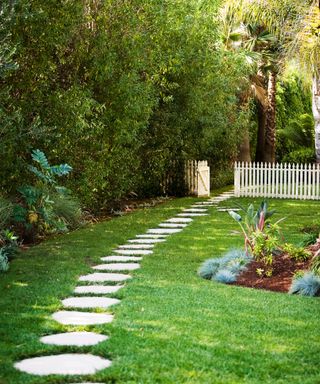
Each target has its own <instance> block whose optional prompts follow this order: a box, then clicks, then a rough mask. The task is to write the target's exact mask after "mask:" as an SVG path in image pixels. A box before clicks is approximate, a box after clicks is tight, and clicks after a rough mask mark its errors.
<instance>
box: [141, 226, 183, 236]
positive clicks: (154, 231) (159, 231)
mask: <svg viewBox="0 0 320 384" xmlns="http://www.w3.org/2000/svg"><path fill="white" fill-rule="evenodd" d="M181 231H182V228H153V229H148V233H151V234H154V235H159V234H167V235H168V234H170V235H171V234H172V233H178V232H181Z"/></svg>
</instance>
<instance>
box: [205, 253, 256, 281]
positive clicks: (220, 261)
mask: <svg viewBox="0 0 320 384" xmlns="http://www.w3.org/2000/svg"><path fill="white" fill-rule="evenodd" d="M251 259H252V258H251V257H250V256H248V255H247V254H246V253H245V252H244V251H242V250H241V249H232V250H231V251H229V252H227V253H226V254H225V255H224V256H223V257H219V258H216V259H209V260H206V261H205V262H204V263H203V264H202V265H201V267H200V268H199V271H198V273H199V275H200V276H201V277H202V278H204V279H208V280H210V279H211V280H216V281H219V282H224V281H222V280H223V276H225V280H226V281H227V280H228V278H227V276H229V280H230V281H229V282H230V283H231V282H234V281H235V279H236V277H237V275H238V274H239V273H240V272H241V271H243V270H244V269H245V268H246V265H247V264H248V263H249V262H250V261H251ZM222 271H224V272H225V271H227V272H228V273H229V275H228V274H226V273H222V274H221V272H222ZM231 275H233V276H234V280H233V281H231V278H232V276H231ZM217 276H220V277H218V278H217Z"/></svg>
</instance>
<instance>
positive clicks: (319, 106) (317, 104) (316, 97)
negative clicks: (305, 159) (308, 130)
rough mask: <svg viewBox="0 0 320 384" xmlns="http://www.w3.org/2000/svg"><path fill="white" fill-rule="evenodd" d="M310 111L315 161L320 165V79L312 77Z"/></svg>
mask: <svg viewBox="0 0 320 384" xmlns="http://www.w3.org/2000/svg"><path fill="white" fill-rule="evenodd" d="M312 111H313V117H314V121H315V127H314V129H315V132H314V138H315V147H316V160H317V163H320V78H317V77H314V79H313V87H312Z"/></svg>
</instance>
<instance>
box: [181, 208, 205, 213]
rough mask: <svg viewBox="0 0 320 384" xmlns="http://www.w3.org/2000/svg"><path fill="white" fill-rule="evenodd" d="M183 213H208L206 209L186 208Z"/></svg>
mask: <svg viewBox="0 0 320 384" xmlns="http://www.w3.org/2000/svg"><path fill="white" fill-rule="evenodd" d="M183 212H195V213H197V212H199V213H204V212H208V210H207V208H188V209H184V210H183Z"/></svg>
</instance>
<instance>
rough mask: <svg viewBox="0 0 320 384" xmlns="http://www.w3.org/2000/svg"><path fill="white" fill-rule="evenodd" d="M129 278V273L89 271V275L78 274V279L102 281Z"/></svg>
mask: <svg viewBox="0 0 320 384" xmlns="http://www.w3.org/2000/svg"><path fill="white" fill-rule="evenodd" d="M128 279H131V276H130V275H124V274H123V273H91V274H90V275H85V276H80V277H79V281H91V282H98V283H101V282H104V281H125V280H128Z"/></svg>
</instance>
